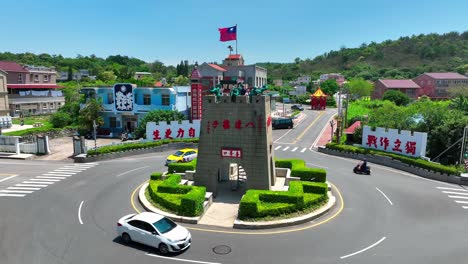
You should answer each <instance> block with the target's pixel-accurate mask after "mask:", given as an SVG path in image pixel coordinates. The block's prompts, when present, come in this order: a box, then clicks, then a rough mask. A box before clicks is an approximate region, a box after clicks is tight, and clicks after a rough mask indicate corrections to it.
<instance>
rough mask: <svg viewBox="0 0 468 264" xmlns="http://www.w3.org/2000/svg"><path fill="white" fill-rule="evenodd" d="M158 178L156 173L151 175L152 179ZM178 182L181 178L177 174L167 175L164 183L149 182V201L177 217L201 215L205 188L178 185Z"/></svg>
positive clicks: (158, 181) (159, 181) (157, 181)
mask: <svg viewBox="0 0 468 264" xmlns="http://www.w3.org/2000/svg"><path fill="white" fill-rule="evenodd" d="M153 175H154V176H153ZM159 176H160V175H158V173H153V174H152V175H151V177H152V178H153V177H154V178H158V177H159ZM180 180H181V176H180V175H179V174H169V175H168V176H167V178H166V180H164V181H161V180H150V184H149V187H148V192H149V195H150V197H151V199H152V200H153V201H155V202H157V203H158V204H159V205H161V206H163V207H164V208H167V209H168V210H170V211H173V212H176V213H177V214H178V215H183V216H197V215H201V214H202V212H203V202H204V200H205V193H206V188H205V187H199V186H187V185H179V183H180Z"/></svg>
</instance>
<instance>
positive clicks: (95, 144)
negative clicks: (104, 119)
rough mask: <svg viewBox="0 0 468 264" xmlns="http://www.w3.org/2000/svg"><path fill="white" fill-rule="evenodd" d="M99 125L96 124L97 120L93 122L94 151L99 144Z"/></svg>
mask: <svg viewBox="0 0 468 264" xmlns="http://www.w3.org/2000/svg"><path fill="white" fill-rule="evenodd" d="M97 127H98V125H97V124H96V120H93V137H94V149H97V143H96V128H97Z"/></svg>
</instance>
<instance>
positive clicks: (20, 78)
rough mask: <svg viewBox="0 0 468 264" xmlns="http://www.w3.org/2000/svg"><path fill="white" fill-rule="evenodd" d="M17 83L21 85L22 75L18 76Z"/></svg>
mask: <svg viewBox="0 0 468 264" xmlns="http://www.w3.org/2000/svg"><path fill="white" fill-rule="evenodd" d="M18 83H23V74H21V73H20V74H18Z"/></svg>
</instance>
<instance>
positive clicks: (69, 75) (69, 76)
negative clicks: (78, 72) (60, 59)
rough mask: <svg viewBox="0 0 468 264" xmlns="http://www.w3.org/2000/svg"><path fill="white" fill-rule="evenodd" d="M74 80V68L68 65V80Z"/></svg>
mask: <svg viewBox="0 0 468 264" xmlns="http://www.w3.org/2000/svg"><path fill="white" fill-rule="evenodd" d="M72 80H73V70H72V68H71V66H68V76H67V81H72Z"/></svg>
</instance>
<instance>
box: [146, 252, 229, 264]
mask: <svg viewBox="0 0 468 264" xmlns="http://www.w3.org/2000/svg"><path fill="white" fill-rule="evenodd" d="M146 255H148V256H150V257H155V258H162V259H170V260H177V261H185V262H192V263H202V264H221V263H219V262H206V261H199V260H191V259H182V258H171V257H164V256H160V255H156V254H151V253H146Z"/></svg>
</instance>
